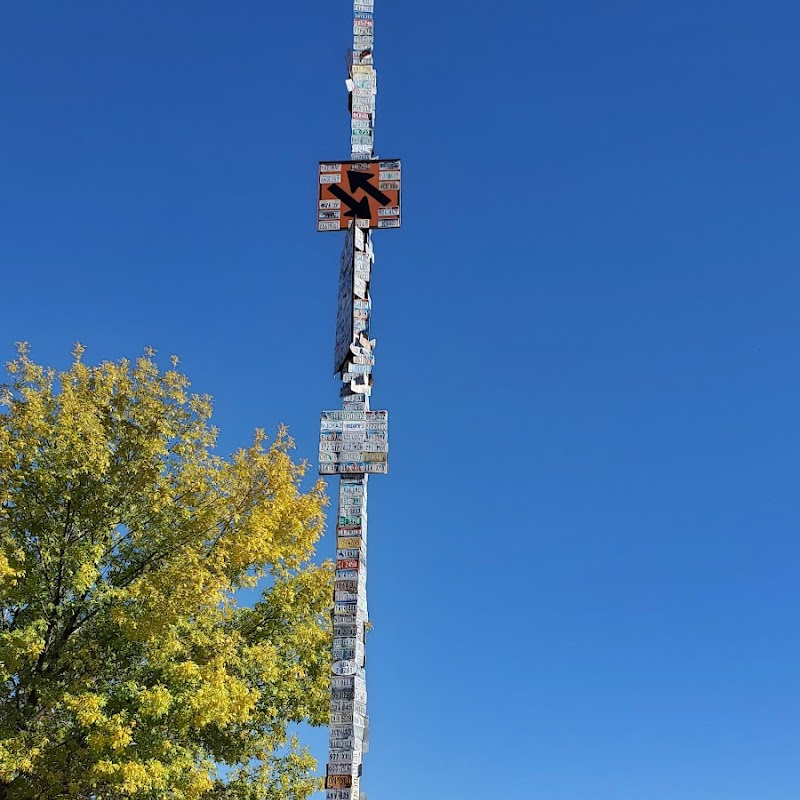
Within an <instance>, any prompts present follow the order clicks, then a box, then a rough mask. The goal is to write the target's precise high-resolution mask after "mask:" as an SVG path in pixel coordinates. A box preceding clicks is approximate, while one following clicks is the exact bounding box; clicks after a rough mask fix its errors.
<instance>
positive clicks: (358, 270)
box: [317, 0, 401, 800]
mask: <svg viewBox="0 0 800 800" xmlns="http://www.w3.org/2000/svg"><path fill="white" fill-rule="evenodd" d="M373 6H374V0H355V3H354V5H353V47H352V50H351V51H350V54H349V57H348V60H347V66H348V76H347V80H346V85H347V92H348V110H349V112H350V160H349V161H326V162H322V163H320V165H319V189H318V198H317V202H318V205H317V229H318V230H320V231H344V235H345V243H344V249H343V250H342V255H341V258H340V261H339V295H338V307H337V314H336V337H335V345H334V358H333V373H334V375H335V376H337V377H338V378H339V380H340V381H341V390H340V396H341V400H342V408H341V410H338V409H337V410H335V411H323V412H322V418H321V421H320V444H319V471H320V474H321V475H339V506H338V513H337V519H336V581H335V585H334V597H333V664H332V668H331V669H332V672H333V674H332V676H331V714H330V740H329V745H330V748H329V755H328V766H327V770H326V776H325V789H326V792H327V800H359V798H360V797H361V794H360V784H361V774H362V769H363V764H362V761H363V755H364V753H365V752H366V750H367V749H368V747H369V719H368V717H367V684H366V671H365V664H366V656H365V650H366V647H365V644H366V642H365V640H366V632H367V629H368V622H369V614H368V611H367V483H368V480H369V476H370V475H375V474H385V473H386V472H387V470H388V455H389V431H388V425H389V420H388V416H389V415H388V412H386V411H372V410H371V409H370V397H371V395H372V370H373V367H374V364H375V355H374V349H375V339H372V338H370V337H371V335H372V331H371V328H370V312H371V310H372V296H371V293H370V278H371V275H372V270H373V268H374V263H375V252H374V249H373V246H372V231H373V230H375V229H381V228H399V227H400V182H401V181H400V178H401V168H400V161H399V160H397V159H381V158H378V157H377V156H376V153H375V145H374V142H375V139H374V137H375V99H376V95H377V91H378V82H377V73H376V71H375V67H374V65H373V48H374V15H373V12H374V7H373Z"/></svg>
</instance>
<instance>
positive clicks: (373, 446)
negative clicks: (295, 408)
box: [319, 411, 389, 528]
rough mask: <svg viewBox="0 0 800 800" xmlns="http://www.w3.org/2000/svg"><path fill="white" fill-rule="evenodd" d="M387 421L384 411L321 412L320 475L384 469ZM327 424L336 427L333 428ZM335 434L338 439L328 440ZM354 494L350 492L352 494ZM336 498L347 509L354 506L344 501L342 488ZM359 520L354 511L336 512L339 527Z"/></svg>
mask: <svg viewBox="0 0 800 800" xmlns="http://www.w3.org/2000/svg"><path fill="white" fill-rule="evenodd" d="M388 424H389V414H388V412H387V411H323V412H322V419H321V420H320V440H319V471H320V474H322V475H335V474H343V475H365V474H370V473H378V474H381V473H386V472H388V463H389V443H388ZM331 426H337V428H336V429H335V430H334V429H332V427H331ZM339 426H341V427H339ZM338 433H341V436H342V440H341V441H338V440H335V439H331V437H332V436H333V435H335V434H338ZM345 437H346V438H345ZM359 489H361V487H360V486H359ZM356 496H357V495H356V494H355V493H354V494H353V497H356ZM339 501H340V504H341V506H342V507H343V508H344V507H347V508H348V510H350V509H352V508H353V507H354V506H356V505H358V503H357V502H351V501H348V500H347V494H346V492H345V490H344V488H343V487H340V490H339ZM361 521H362V517H361V516H360V515H358V514H347V515H340V516H339V527H340V528H341V527H351V526H352V527H356V526H358V525H360V524H361Z"/></svg>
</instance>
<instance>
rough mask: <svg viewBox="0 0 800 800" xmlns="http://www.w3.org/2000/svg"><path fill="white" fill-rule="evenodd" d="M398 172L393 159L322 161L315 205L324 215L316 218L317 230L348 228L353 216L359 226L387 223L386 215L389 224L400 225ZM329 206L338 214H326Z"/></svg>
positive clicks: (374, 225) (397, 165)
mask: <svg viewBox="0 0 800 800" xmlns="http://www.w3.org/2000/svg"><path fill="white" fill-rule="evenodd" d="M386 176H391V180H389V179H388V178H387V177H386ZM400 176H401V170H400V161H398V160H396V159H395V160H385V159H382V160H380V161H323V162H321V163H320V165H319V196H318V198H317V206H318V209H321V210H324V211H325V213H326V217H325V218H324V219H323V218H322V217H320V219H319V220H318V221H317V230H320V231H335V230H347V229H348V228H349V227H350V225H351V223H352V222H353V220H355V219H358V220H359V221H360V225H359V227H368V228H384V227H389V226H387V224H386V223H387V221H388V220H387V216H388V217H390V218H391V222H392V225H391V226H390V227H397V228H399V227H400V184H401V177H400ZM336 201H338V203H339V205H338V206H336V205H334V203H335V202H336ZM332 209H338V211H339V216H338V217H332V216H330V217H329V216H327V214H328V213H330V210H332ZM364 223H367V224H364Z"/></svg>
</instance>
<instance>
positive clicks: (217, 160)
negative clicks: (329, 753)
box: [0, 0, 800, 800]
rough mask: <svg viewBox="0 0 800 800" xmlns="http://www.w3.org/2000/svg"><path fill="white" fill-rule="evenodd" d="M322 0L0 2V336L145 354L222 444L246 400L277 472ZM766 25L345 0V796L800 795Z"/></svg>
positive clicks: (309, 188)
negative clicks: (356, 82)
mask: <svg viewBox="0 0 800 800" xmlns="http://www.w3.org/2000/svg"><path fill="white" fill-rule="evenodd" d="M350 16H351V6H350V3H349V2H348V0H335V2H334V1H332V0H326V1H325V2H322V0H309V2H307V3H302V4H300V3H286V4H277V3H264V2H254V0H237V2H229V3H222V2H209V1H208V0H193V2H188V0H171V2H168V3H164V2H160V3H156V2H138V3H132V2H98V1H96V0H91V1H90V0H81V1H80V2H71V3H64V2H55V1H51V2H43V1H42V2H39V1H38V0H30V1H29V2H16V3H11V2H7V3H4V4H3V9H2V11H0V75H2V78H1V79H0V275H1V276H2V284H0V285H2V311H1V313H0V357H2V358H3V360H7V359H8V358H9V357H10V356H11V355H12V353H13V346H12V343H13V342H14V341H15V340H19V339H25V340H28V341H30V343H31V345H32V348H33V351H32V352H33V355H34V356H35V357H36V358H37V359H39V360H41V361H44V362H47V363H51V364H53V365H56V366H62V365H66V363H67V362H68V360H69V351H70V349H71V346H72V343H73V342H74V341H75V340H80V341H82V342H84V343H85V344H86V346H87V347H88V353H87V356H86V358H87V359H93V360H95V361H96V360H100V359H102V358H118V357H122V356H129V357H133V356H136V355H137V354H138V353H140V352H141V350H142V348H143V347H144V346H145V345H152V346H154V347H155V348H157V350H158V352H159V354H160V357H161V358H162V359H163V362H162V363H164V364H166V363H168V362H167V357H168V356H169V355H170V354H171V353H177V354H178V355H179V356H180V357H181V359H182V364H183V367H184V369H185V370H186V372H187V373H188V374H189V375H190V377H191V378H192V380H193V384H194V387H195V389H196V390H197V391H201V392H209V393H211V394H212V395H214V397H215V398H216V415H215V417H216V421H217V424H218V425H219V426H220V427H221V429H222V440H221V444H222V446H223V447H224V448H226V449H228V450H230V449H233V448H235V447H238V446H240V445H243V444H245V443H246V442H247V441H248V440H249V437H250V434H251V431H252V429H253V428H255V427H256V426H264V427H267V428H268V429H272V428H274V426H275V425H276V424H277V423H278V422H279V421H284V422H286V423H288V424H289V426H290V428H291V431H292V432H293V434H294V436H295V438H296V440H297V444H298V453H299V455H301V456H304V457H307V458H309V459H313V458H314V456H315V452H316V443H317V424H318V415H319V411H320V410H321V409H323V408H332V407H336V404H337V402H338V398H337V385H336V383H335V381H334V380H333V378H332V377H331V375H330V374H329V367H330V362H331V356H332V347H333V333H334V313H335V304H336V285H337V274H336V273H337V265H338V257H339V250H340V247H341V238H340V237H339V235H334V234H316V233H315V231H314V219H315V191H316V185H315V181H316V177H315V170H316V162H317V161H318V160H320V159H335V158H340V157H344V156H346V155H347V152H348V148H349V138H348V137H349V134H348V131H349V123H348V116H347V109H346V94H345V89H344V83H343V79H344V77H345V75H344V72H343V70H344V67H343V63H344V60H343V59H344V52H345V49H346V47H347V44H348V38H349V30H350ZM799 37H800V7H798V5H797V4H796V3H790V2H766V3H765V2H743V1H737V0H733V1H731V0H726V1H725V2H722V0H692V2H688V0H673V2H669V3H643V2H633V0H630V2H620V1H619V0H609V1H608V2H605V3H594V2H589V0H564V1H563V2H559V3H527V2H525V3H523V2H511V3H501V4H499V5H494V4H490V3H480V4H478V3H472V4H470V3H463V2H461V3H458V2H455V0H432V2H427V3H414V2H385V0H376V63H377V66H378V70H379V95H378V118H377V144H378V151H379V153H380V154H381V155H383V156H385V157H397V156H401V157H402V158H403V159H404V179H405V180H404V218H403V228H402V229H401V230H400V231H387V232H385V233H383V234H380V235H377V236H376V252H377V261H376V272H375V277H374V285H373V297H374V316H373V332H374V333H375V334H376V335H377V338H378V349H377V357H378V365H377V368H376V373H375V379H376V389H375V394H374V399H373V407H375V408H388V409H389V410H390V415H391V442H392V453H391V474H390V475H389V476H388V477H387V478H383V479H382V478H376V479H374V480H373V481H372V482H371V484H370V572H369V587H370V610H371V614H372V617H373V620H374V622H375V625H376V630H375V631H374V633H373V634H371V636H370V642H369V688H370V712H371V720H372V750H371V752H370V753H369V754H368V756H367V758H366V761H365V768H364V781H363V788H364V790H365V791H366V792H367V793H368V795H369V796H370V797H372V798H373V800H377V798H380V800H405V798H408V797H411V796H412V794H413V796H414V797H422V798H428V797H431V798H433V797H435V798H450V797H453V798H459V800H479V798H480V800H484V798H487V797H491V798H506V797H515V798H532V799H534V800H643V798H646V800H797V798H798V797H800V758H798V749H799V748H800V680H798V674H800V644H799V641H800V640H799V639H798V635H799V631H800V583H799V582H798V565H799V564H800V539H799V538H798V530H799V529H800V490H799V489H800V425H798V412H800V323H799V322H798V296H799V295H800V271H799V270H798V255H799V254H800V226H798V221H797V220H798V202H799V201H800V150H798V141H800V105H799V104H798V99H797V98H798V88H799V87H798V83H799V82H800V48H798V39H799ZM333 548H334V543H333V541H332V539H331V537H330V536H327V537H326V539H325V541H324V542H323V543H322V547H321V549H320V556H321V557H322V556H330V555H332V553H333ZM312 742H313V744H314V748H315V752H316V753H317V754H318V755H320V756H324V736H323V734H322V733H321V732H320V733H317V734H315V735H314V736H312ZM322 760H323V761H324V757H323V759H322ZM415 781H419V782H421V784H422V788H420V789H418V790H416V789H414V788H413V787H414V783H415Z"/></svg>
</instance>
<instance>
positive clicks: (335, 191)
mask: <svg viewBox="0 0 800 800" xmlns="http://www.w3.org/2000/svg"><path fill="white" fill-rule="evenodd" d="M329 191H330V193H331V194H332V195H333V196H334V197H338V198H339V199H340V200H341V201H342V202H343V203H344V204H345V205H346V206H347V207H348V208H349V209H350V210H349V211H345V212H344V215H345V216H346V217H358V219H370V218H371V216H372V215H371V214H370V210H369V200H367V198H366V197H362V198H361V199H360V200H356V199H355V197H350V195H349V194H347V192H346V191H345V190H344V189H342V187H341V186H339V184H338V183H334V184H332V185H331V186H330V187H329Z"/></svg>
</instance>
